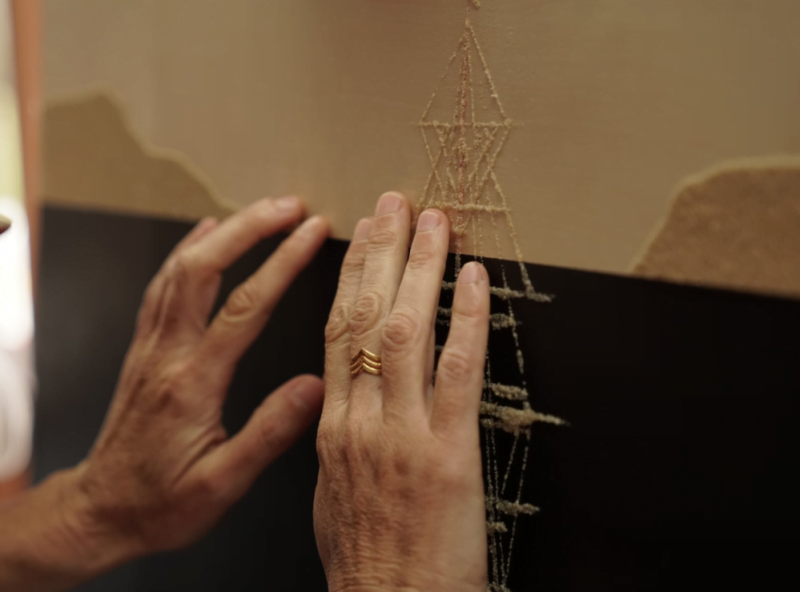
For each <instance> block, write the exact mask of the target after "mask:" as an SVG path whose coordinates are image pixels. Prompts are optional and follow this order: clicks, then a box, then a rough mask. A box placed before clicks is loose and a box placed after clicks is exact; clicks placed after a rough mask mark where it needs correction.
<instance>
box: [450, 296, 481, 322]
mask: <svg viewBox="0 0 800 592" xmlns="http://www.w3.org/2000/svg"><path fill="white" fill-rule="evenodd" d="M484 320H485V321H486V322H487V323H488V322H489V311H488V310H484V308H483V307H482V306H481V303H480V302H479V301H477V300H475V299H470V300H469V301H467V302H464V301H463V300H462V301H460V302H455V303H454V304H453V322H454V323H464V322H466V323H469V324H475V323H477V322H483V321H484Z"/></svg>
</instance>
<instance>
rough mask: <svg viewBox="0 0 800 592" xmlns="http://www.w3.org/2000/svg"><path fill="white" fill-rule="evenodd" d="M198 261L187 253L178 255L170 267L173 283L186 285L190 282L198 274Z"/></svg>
mask: <svg viewBox="0 0 800 592" xmlns="http://www.w3.org/2000/svg"><path fill="white" fill-rule="evenodd" d="M197 268H198V265H197V261H196V260H195V258H194V257H192V256H191V255H189V254H187V253H186V252H183V253H180V254H179V255H177V256H176V257H175V259H174V261H173V262H172V264H171V265H170V274H169V275H170V279H171V280H172V281H173V282H176V283H178V284H181V285H184V284H186V283H188V282H189V280H190V279H191V278H192V276H193V275H194V274H195V273H196V272H197Z"/></svg>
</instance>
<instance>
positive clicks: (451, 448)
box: [314, 194, 489, 592]
mask: <svg viewBox="0 0 800 592" xmlns="http://www.w3.org/2000/svg"><path fill="white" fill-rule="evenodd" d="M410 222H411V214H410V208H409V205H408V202H407V201H406V199H405V198H403V197H402V196H400V195H397V194H387V195H384V196H383V197H382V198H381V201H380V202H379V205H378V209H377V211H376V214H375V217H374V218H373V219H371V220H362V221H361V222H359V224H358V226H357V227H356V231H355V236H354V237H353V242H352V243H351V245H350V248H349V250H348V252H347V255H346V257H345V261H344V264H343V267H342V273H341V277H340V283H339V291H338V294H337V296H336V300H335V302H334V306H333V310H332V312H331V317H330V321H329V323H328V327H327V336H326V337H327V346H326V360H325V391H326V392H325V402H324V408H323V414H322V419H321V422H320V426H319V432H318V439H317V449H318V452H319V457H320V475H319V481H318V485H317V493H316V499H315V504H314V527H315V532H316V537H317V545H318V547H319V551H320V555H321V558H322V562H323V564H324V566H325V571H326V574H327V576H328V585H329V589H330V590H331V591H332V592H342V591H345V590H347V591H350V592H356V591H375V592H377V591H379V590H380V591H381V592H386V591H392V590H404V591H412V590H415V591H416V590H419V591H434V590H435V591H436V592H450V591H452V592H470V591H475V592H486V585H487V584H486V570H487V567H486V560H487V556H486V555H487V551H486V525H485V524H486V523H485V520H486V518H485V507H484V489H483V478H482V474H481V452H480V444H479V428H478V412H479V405H480V400H481V393H482V390H483V381H484V377H483V367H484V361H485V357H486V346H487V339H488V332H489V281H488V277H487V274H486V271H485V269H484V268H483V267H482V266H480V265H479V264H477V263H469V264H468V265H466V266H465V267H464V268H463V269H462V270H461V274H460V276H459V278H458V282H457V287H456V291H455V299H454V304H453V311H452V320H451V328H450V335H449V338H448V340H447V343H446V345H445V346H444V349H443V351H442V354H441V357H440V359H439V365H438V369H437V373H436V383H435V385H434V383H433V369H434V326H435V321H436V315H437V306H438V301H439V292H440V290H441V286H442V277H443V274H444V268H445V262H446V259H447V251H448V229H449V223H448V220H447V217H446V216H445V215H444V214H443V213H442V212H440V211H437V210H428V211H427V212H425V213H423V214H422V215H421V216H420V219H419V224H418V226H417V232H416V236H415V237H414V242H413V245H412V247H411V253H410V255H408V242H409V234H410ZM361 348H366V349H368V350H370V351H371V352H374V353H377V354H379V355H381V356H382V364H383V368H382V371H383V375H382V376H372V375H368V374H361V375H359V376H356V377H355V378H352V377H351V376H350V372H349V364H350V358H351V356H353V355H354V354H355V353H357V352H358V351H359V350H360V349H361Z"/></svg>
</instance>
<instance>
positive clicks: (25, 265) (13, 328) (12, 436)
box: [0, 0, 35, 498]
mask: <svg viewBox="0 0 800 592" xmlns="http://www.w3.org/2000/svg"><path fill="white" fill-rule="evenodd" d="M29 5H30V4H29ZM13 23H14V19H13V17H12V2H11V1H10V0H0V214H2V215H3V216H5V217H6V218H8V219H10V220H11V221H12V226H11V228H10V229H9V230H8V231H6V232H5V233H3V234H2V235H1V236H0V498H2V497H6V496H9V495H12V494H13V493H14V492H16V491H18V490H20V489H22V488H23V487H24V486H25V485H26V483H27V480H28V479H27V472H28V468H29V465H30V459H31V441H32V423H33V421H32V420H33V393H34V390H35V381H34V378H33V377H34V373H33V297H32V294H33V287H32V280H31V278H32V273H31V257H30V245H31V241H30V235H29V231H28V228H29V225H28V219H27V214H26V203H25V199H24V195H25V193H24V182H23V177H24V175H23V166H22V142H21V135H22V134H21V126H20V117H19V114H20V109H19V101H18V96H17V77H16V66H15V43H14V42H15V36H14V25H13Z"/></svg>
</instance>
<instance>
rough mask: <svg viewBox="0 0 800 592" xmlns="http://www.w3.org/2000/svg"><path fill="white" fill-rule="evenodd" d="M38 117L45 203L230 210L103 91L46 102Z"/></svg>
mask: <svg viewBox="0 0 800 592" xmlns="http://www.w3.org/2000/svg"><path fill="white" fill-rule="evenodd" d="M43 120H44V131H43V147H42V151H43V176H44V178H43V195H44V198H45V201H46V202H47V203H53V204H59V205H69V206H79V207H90V208H98V209H104V210H115V211H123V212H129V213H135V214H146V215H155V216H163V217H169V218H179V219H199V218H202V217H204V216H216V217H224V216H226V215H227V214H229V213H230V212H231V211H233V210H234V209H235V207H234V206H232V205H229V204H227V203H226V202H225V201H224V200H222V199H221V198H219V197H218V196H216V195H215V193H214V191H213V190H212V189H211V187H210V183H209V182H208V181H206V180H205V179H204V178H203V176H202V174H201V173H199V172H198V171H197V170H196V169H195V168H194V167H193V166H192V165H191V164H190V163H188V162H187V161H186V160H185V159H183V158H182V157H181V156H180V155H179V154H177V153H171V152H169V151H167V150H162V149H157V148H152V147H149V146H147V145H146V143H145V142H144V141H143V140H141V139H140V138H139V137H138V136H137V134H135V133H134V131H133V128H132V126H131V125H130V123H129V121H128V119H127V117H126V116H125V114H124V110H123V108H122V106H121V105H120V104H119V103H118V102H117V101H116V100H114V99H113V98H111V96H109V95H107V94H105V93H92V94H89V95H85V96H83V97H79V98H75V99H69V100H60V101H57V102H53V103H51V104H50V105H49V106H48V107H47V108H46V109H45V111H44V117H43Z"/></svg>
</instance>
